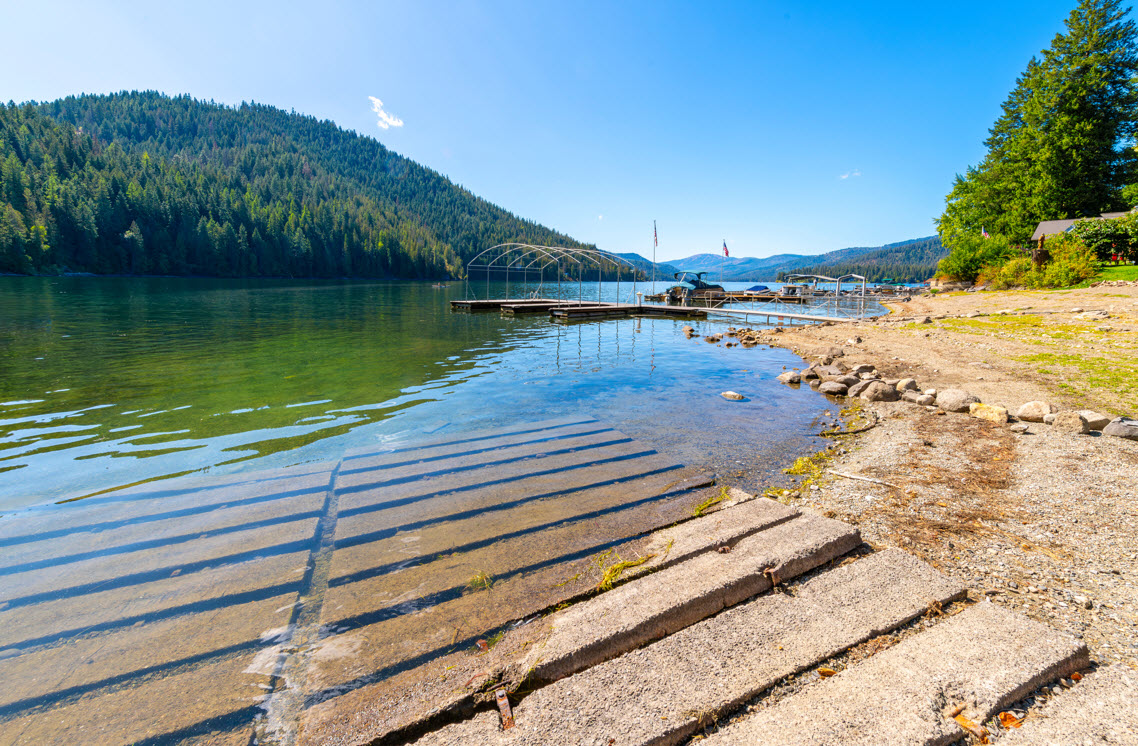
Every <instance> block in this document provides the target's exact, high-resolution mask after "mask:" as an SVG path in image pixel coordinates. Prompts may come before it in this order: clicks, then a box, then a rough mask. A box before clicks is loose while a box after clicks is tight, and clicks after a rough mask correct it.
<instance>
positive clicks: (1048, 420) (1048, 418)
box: [1043, 412, 1055, 425]
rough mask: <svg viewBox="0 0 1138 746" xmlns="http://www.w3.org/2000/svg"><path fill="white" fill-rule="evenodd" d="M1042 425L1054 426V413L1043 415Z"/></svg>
mask: <svg viewBox="0 0 1138 746" xmlns="http://www.w3.org/2000/svg"><path fill="white" fill-rule="evenodd" d="M1043 424H1044V425H1053V424H1055V413H1054V412H1052V413H1051V414H1045V415H1043Z"/></svg>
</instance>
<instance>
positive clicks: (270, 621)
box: [0, 419, 708, 744]
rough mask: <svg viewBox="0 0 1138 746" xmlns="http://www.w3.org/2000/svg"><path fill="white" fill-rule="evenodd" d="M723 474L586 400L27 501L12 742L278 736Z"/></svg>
mask: <svg viewBox="0 0 1138 746" xmlns="http://www.w3.org/2000/svg"><path fill="white" fill-rule="evenodd" d="M706 484H708V480H707V479H705V478H700V477H699V475H693V474H689V473H688V471H687V470H685V469H683V468H682V467H681V466H679V465H678V464H676V463H674V462H672V461H671V460H669V459H667V458H665V457H664V456H662V455H660V454H658V453H656V452H655V451H653V450H652V449H650V448H647V447H645V446H643V445H642V444H640V443H637V442H636V441H634V440H632V439H630V438H628V437H626V436H624V435H623V434H621V433H620V432H617V431H615V430H613V429H611V428H609V427H607V426H606V425H604V424H603V423H600V422H597V421H595V420H590V419H564V420H558V421H549V422H539V423H532V424H528V425H524V426H517V427H511V428H504V429H501V430H497V431H492V432H480V433H473V434H468V435H456V436H453V437H450V438H445V439H441V440H435V441H432V442H426V443H417V444H411V445H408V446H406V447H402V448H397V449H394V450H391V449H388V450H379V449H374V450H363V451H358V452H354V453H350V454H347V455H345V457H344V458H343V459H341V460H339V461H337V462H333V463H326V464H319V465H314V466H303V467H293V468H289V469H282V470H278V471H273V472H264V473H258V474H252V475H246V476H241V477H228V478H218V479H207V478H202V477H196V478H183V479H179V480H172V481H166V482H159V483H154V484H150V485H143V486H138V487H134V488H130V489H126V490H122V491H119V492H115V493H111V494H107V495H103V496H100V497H96V498H90V499H88V500H84V501H82V502H80V503H76V504H72V505H66V506H57V507H53V508H52V509H50V510H48V511H44V512H40V513H36V514H23V515H16V516H12V517H10V518H8V519H7V520H6V521H4V522H2V523H0V546H3V547H4V553H3V558H2V560H0V575H2V576H3V579H4V581H3V592H2V594H0V602H2V603H0V625H2V626H0V677H2V679H3V681H4V682H5V687H4V689H3V691H2V692H0V736H2V738H0V740H2V741H20V742H27V743H75V744H81V743H100V744H101V743H119V742H136V743H155V744H156V743H178V742H181V741H190V740H197V739H201V738H203V737H209V738H210V739H211V742H216V743H235V744H236V743H242V744H244V743H248V742H249V741H250V736H251V734H252V733H253V732H254V729H255V728H258V727H259V728H260V729H261V733H260V737H261V740H260V742H261V743H272V742H275V741H276V740H277V739H278V738H279V737H280V735H281V733H283V732H284V731H285V730H287V729H289V728H291V727H293V726H294V725H295V722H296V720H297V719H298V718H299V716H300V715H301V714H302V713H303V711H304V710H305V709H306V708H308V707H310V706H312V705H314V704H316V703H319V702H322V701H327V700H329V699H334V698H336V697H338V696H341V695H342V694H343V693H345V692H348V691H352V690H353V689H355V688H357V687H360V686H363V685H364V684H367V683H371V682H375V681H378V680H382V679H383V678H385V677H387V676H390V675H392V674H394V673H396V672H398V671H401V670H404V669H406V668H408V667H410V666H414V665H417V664H419V663H422V662H424V661H426V660H430V659H431V658H432V657H434V656H437V655H439V654H441V653H445V652H447V651H450V650H453V649H454V648H455V647H462V646H466V647H469V646H471V645H472V644H473V642H474V641H475V640H476V639H477V638H479V637H481V636H485V635H487V633H488V632H490V631H492V630H494V629H495V628H497V627H499V626H501V625H502V624H504V623H506V622H508V621H510V620H512V619H516V618H519V617H523V616H526V615H529V614H533V613H537V612H539V611H541V610H543V609H546V608H548V607H550V606H553V605H556V604H557V603H559V602H560V601H562V600H564V599H565V598H567V597H569V596H570V595H572V594H574V593H579V592H580V591H581V588H580V587H579V586H580V585H581V582H587V581H579V580H575V579H574V577H573V573H574V572H575V570H573V566H574V563H577V564H578V565H579V564H580V563H581V562H582V561H584V560H586V559H587V558H588V557H590V556H592V555H595V554H596V553H598V552H600V551H603V550H605V549H608V548H611V547H614V546H617V547H619V546H620V545H621V543H622V542H624V541H626V540H628V539H629V538H630V537H633V536H635V535H638V534H641V533H643V532H645V531H648V530H650V529H653V528H655V527H658V526H661V525H667V524H670V523H672V522H674V521H676V520H678V519H679V518H681V517H683V516H686V515H690V511H691V506H692V504H693V502H694V501H695V500H696V499H697V498H695V497H694V496H693V492H692V491H693V490H694V489H696V488H697V487H699V486H700V485H706ZM578 569H579V568H578ZM480 577H483V578H485V579H486V580H487V581H490V580H492V589H491V590H490V591H489V592H487V591H480V590H478V588H472V587H470V584H471V583H472V581H475V579H476V578H480ZM594 582H595V581H594ZM474 585H475V586H477V585H478V583H477V582H475V583H474ZM258 723H259V724H258Z"/></svg>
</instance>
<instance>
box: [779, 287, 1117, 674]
mask: <svg viewBox="0 0 1138 746" xmlns="http://www.w3.org/2000/svg"><path fill="white" fill-rule="evenodd" d="M892 310H893V311H894V314H893V315H892V316H891V317H887V320H886V319H882V320H879V321H876V322H861V323H858V324H854V325H833V326H823V327H809V328H802V329H788V330H786V331H785V332H784V333H781V334H764V336H763V341H764V342H768V343H770V344H774V345H778V346H782V347H786V348H789V349H793V350H795V351H797V352H798V353H799V354H800V355H801V356H803V358H804V359H806V360H807V361H810V362H813V361H814V360H816V359H818V358H819V357H823V356H825V355H827V354H828V353H829V352H830V350H831V348H833V347H841V348H842V349H843V352H844V355H843V356H842V357H840V358H838V361H839V362H840V363H842V364H844V365H845V366H846V367H852V365H854V364H856V363H866V364H869V365H873V366H874V367H875V368H876V369H877V370H878V371H879V372H880V373H881V374H882V375H883V376H884V377H886V378H914V379H916V380H917V381H918V382H919V385H920V388H922V389H928V388H935V389H938V390H941V391H943V390H944V389H947V388H960V389H965V390H967V391H968V392H969V393H971V394H974V395H975V396H977V397H979V398H980V399H981V400H982V401H983V402H984V403H987V404H995V405H1000V406H1004V407H1006V408H1007V409H1008V411H1009V412H1011V413H1012V414H1013V415H1014V413H1015V412H1016V410H1017V409H1018V408H1019V406H1020V405H1022V404H1024V403H1025V402H1028V401H1036V400H1040V401H1046V402H1050V403H1052V404H1054V405H1056V406H1057V408H1058V409H1059V410H1083V409H1094V410H1096V411H1099V412H1101V413H1103V414H1106V415H1109V416H1112V417H1113V416H1119V415H1129V416H1138V367H1136V366H1138V287H1134V286H1129V287H1105V288H1094V289H1088V290H1074V291H1060V292H1037V293H1027V292H1011V293H967V294H951V295H949V296H948V297H945V296H939V297H923V298H917V299H914V300H913V301H911V302H908V303H898V304H894V305H892ZM1040 356H1042V357H1040ZM1087 360H1092V361H1093V364H1092V365H1091V366H1088V365H1087V364H1086V361H1087ZM1041 363H1042V368H1043V371H1044V372H1040V368H1041ZM802 385H806V384H802ZM834 401H835V404H836V405H837V406H846V405H847V403H850V402H853V401H854V400H850V399H847V398H846V397H842V396H837V397H834ZM857 407H861V408H862V413H861V414H858V415H855V414H853V413H848V414H849V415H850V416H856V417H859V418H860V420H861V421H865V420H866V419H867V418H868V412H873V413H875V414H876V416H877V418H878V421H877V424H876V425H875V426H874V427H872V428H871V429H869V430H868V431H867V432H865V433H863V434H860V435H852V436H844V437H841V438H837V439H835V440H838V441H840V442H837V443H834V444H833V445H832V446H831V448H830V449H828V450H827V451H825V452H824V453H822V454H819V456H817V457H816V458H815V459H813V460H812V463H811V464H808V465H807V468H806V469H805V470H804V472H805V473H804V474H803V475H802V476H801V477H800V479H801V480H802V484H801V485H800V487H799V488H797V489H792V490H789V491H787V492H786V493H785V494H783V495H782V499H784V500H786V501H788V502H790V503H792V504H804V505H807V506H809V507H812V508H814V509H816V510H819V511H821V512H823V513H824V514H827V515H830V516H832V517H835V518H838V519H841V520H845V521H848V522H850V523H853V524H855V525H857V526H858V527H859V528H860V529H861V531H862V534H863V536H864V537H865V539H866V540H867V541H868V542H869V543H870V544H872V545H873V546H875V547H884V546H899V547H902V548H904V549H905V550H907V551H909V552H912V553H914V554H916V555H918V556H920V557H922V558H924V559H925V560H927V561H929V562H930V563H932V564H933V565H934V566H936V567H938V568H940V569H941V570H943V571H944V572H946V573H949V574H950V575H953V576H955V577H957V578H959V579H960V580H962V581H964V582H965V583H966V584H967V585H968V586H969V587H970V588H971V589H973V591H972V593H973V597H974V599H979V598H980V597H981V596H985V595H986V596H988V597H990V598H991V599H992V600H993V601H994V602H996V603H998V604H1002V605H1006V606H1008V607H1010V608H1014V609H1017V610H1020V611H1022V612H1024V613H1026V614H1027V615H1028V616H1030V617H1032V618H1035V619H1038V620H1040V621H1043V622H1045V623H1047V624H1049V625H1052V626H1054V627H1056V628H1058V629H1062V630H1067V631H1069V632H1071V633H1072V634H1075V635H1077V636H1079V637H1081V638H1083V639H1084V640H1085V641H1086V642H1087V644H1088V646H1089V647H1090V649H1091V653H1092V657H1093V658H1094V659H1095V661H1096V662H1098V663H1101V664H1105V663H1111V662H1115V661H1122V662H1125V663H1128V664H1130V665H1132V666H1138V587H1136V585H1138V442H1136V441H1132V440H1125V439H1123V438H1116V437H1109V436H1104V435H1102V434H1101V433H1097V432H1096V433H1091V434H1088V435H1081V434H1073V433H1069V432H1060V431H1059V430H1058V428H1054V427H1052V426H1050V425H1046V424H1043V423H1034V422H1033V423H1026V425H1027V429H1026V431H1025V432H1020V433H1017V432H1014V431H1013V430H1012V429H1011V426H1010V425H1009V424H996V423H993V422H989V421H987V420H983V419H979V418H976V417H973V416H971V415H969V414H967V413H944V412H933V411H930V409H928V408H926V407H923V406H918V405H916V404H912V403H908V402H903V401H899V402H865V401H860V400H857ZM1013 420H1014V418H1013ZM1013 424H1014V423H1013ZM834 472H840V473H841V474H842V475H846V476H839V475H838V474H835V473H834ZM850 476H853V477H863V478H868V479H870V480H878V482H873V481H863V480H860V479H852V478H849V477H850Z"/></svg>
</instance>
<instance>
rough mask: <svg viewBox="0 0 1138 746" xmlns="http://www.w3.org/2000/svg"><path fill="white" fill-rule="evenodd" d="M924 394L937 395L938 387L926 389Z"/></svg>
mask: <svg viewBox="0 0 1138 746" xmlns="http://www.w3.org/2000/svg"><path fill="white" fill-rule="evenodd" d="M924 394H925V396H932V397H935V396H936V389H925V391H924Z"/></svg>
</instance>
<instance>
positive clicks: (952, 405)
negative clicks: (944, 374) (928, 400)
mask: <svg viewBox="0 0 1138 746" xmlns="http://www.w3.org/2000/svg"><path fill="white" fill-rule="evenodd" d="M979 401H980V399H978V398H977V397H975V396H973V395H972V394H969V393H968V392H967V391H964V390H962V389H945V390H944V391H941V392H940V393H939V394H937V395H936V402H937V404H938V405H939V406H940V408H941V409H943V410H945V411H946V412H967V411H968V407H969V406H970V405H972V404H974V403H977V402H979Z"/></svg>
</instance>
